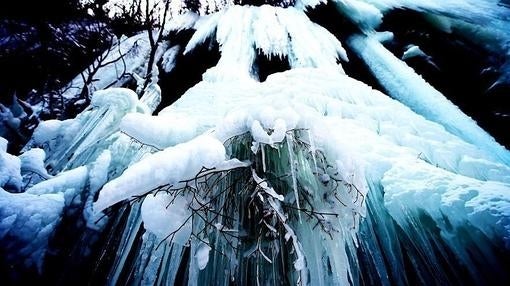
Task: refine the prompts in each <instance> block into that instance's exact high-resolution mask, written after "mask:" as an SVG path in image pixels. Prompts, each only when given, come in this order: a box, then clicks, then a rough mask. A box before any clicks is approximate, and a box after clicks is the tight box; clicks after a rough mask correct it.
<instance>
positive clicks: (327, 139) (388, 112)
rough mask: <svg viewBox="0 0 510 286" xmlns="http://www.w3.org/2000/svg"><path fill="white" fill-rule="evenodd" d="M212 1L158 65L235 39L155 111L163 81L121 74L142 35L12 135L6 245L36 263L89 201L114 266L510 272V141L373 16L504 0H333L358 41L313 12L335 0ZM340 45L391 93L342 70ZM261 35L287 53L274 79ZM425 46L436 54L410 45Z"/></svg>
mask: <svg viewBox="0 0 510 286" xmlns="http://www.w3.org/2000/svg"><path fill="white" fill-rule="evenodd" d="M201 2H204V5H202V7H203V9H205V10H206V11H207V12H211V13H210V14H208V15H203V14H206V13H205V12H204V11H201V12H202V13H201V14H202V15H201V16H199V15H198V14H193V13H187V14H184V16H182V18H175V19H174V22H170V23H167V24H168V25H167V29H168V31H170V30H173V31H177V30H179V29H193V30H194V32H193V35H192V36H191V38H190V39H189V41H188V42H186V43H172V39H170V40H169V42H168V43H165V44H162V45H160V46H159V52H160V53H159V54H160V56H158V57H159V58H160V59H161V68H162V70H163V71H165V72H167V73H171V72H172V71H173V70H174V68H175V66H176V65H177V64H178V58H179V57H181V56H183V55H189V54H192V53H193V52H194V50H195V49H197V48H199V47H200V46H202V45H204V43H206V42H207V41H206V40H211V41H214V42H216V43H217V44H218V46H219V51H220V53H221V57H220V59H219V61H218V63H217V64H216V65H215V66H213V67H211V68H210V69H208V70H207V71H206V72H205V73H204V74H203V77H202V80H201V81H200V82H198V83H197V84H196V85H194V86H193V87H191V88H189V89H188V90H187V91H186V92H185V93H184V94H182V96H180V98H179V99H178V100H177V101H176V102H174V103H173V104H171V105H169V106H166V107H164V108H163V109H162V110H161V111H160V112H158V113H157V114H156V115H155V114H153V113H154V111H155V110H156V109H157V107H158V105H159V104H160V102H161V96H162V95H161V93H162V92H161V90H160V88H159V86H158V84H157V82H156V80H154V81H152V82H150V84H149V85H148V86H147V88H146V89H144V94H141V95H138V94H137V93H136V92H135V91H132V90H129V89H127V88H122V87H120V86H122V85H123V83H124V82H123V81H124V79H123V77H120V78H119V74H118V73H119V72H121V73H125V72H126V71H131V72H133V73H134V74H136V75H137V76H138V77H140V75H142V74H143V72H139V71H138V72H137V71H136V70H137V69H138V70H140V69H142V70H145V69H144V68H143V67H144V65H145V64H146V63H145V61H146V59H147V54H148V49H149V47H148V44H147V42H146V41H147V39H146V36H145V35H144V34H139V35H135V36H133V37H131V38H128V39H122V40H121V41H120V42H119V43H118V45H117V46H116V49H118V51H119V53H126V59H125V62H124V63H123V65H124V67H122V70H121V71H119V68H120V66H119V63H112V64H111V65H107V66H105V67H102V68H101V69H99V70H97V71H95V75H94V77H97V78H98V81H94V83H93V86H91V87H90V88H91V89H94V90H97V91H95V92H94V93H93V95H92V98H91V100H90V106H89V107H88V108H87V109H85V110H84V111H83V112H81V113H80V114H79V115H78V116H77V117H76V118H74V119H69V120H64V121H58V120H49V121H45V122H42V123H41V124H40V125H39V126H38V128H37V129H36V130H35V132H34V135H33V137H32V139H31V140H30V142H29V143H28V144H27V146H26V147H25V149H24V153H23V154H22V155H20V156H19V157H16V156H14V155H10V154H8V153H7V152H6V150H7V148H6V144H7V143H6V141H5V140H4V139H3V138H0V147H1V148H0V170H1V173H0V241H1V242H2V250H1V251H2V252H0V253H4V252H7V253H9V255H10V256H8V257H7V259H9V260H12V261H14V262H15V263H18V264H19V265H22V264H24V265H26V266H30V265H37V267H38V268H39V269H42V267H43V265H44V257H45V254H46V252H47V251H48V250H51V246H50V243H49V241H51V239H52V238H53V237H54V235H55V233H56V232H57V229H58V228H59V227H63V226H62V225H63V224H61V221H63V220H64V221H65V220H69V219H70V218H73V217H76V215H75V214H76V213H79V214H80V215H79V216H78V217H79V219H77V220H78V221H81V224H77V226H74V227H75V228H73V229H79V230H80V231H82V232H83V233H84V235H83V236H80V243H81V244H80V245H81V246H82V247H84V248H86V249H89V248H90V249H92V248H93V247H94V245H93V242H92V241H88V240H87V238H88V237H89V236H93V235H92V234H91V233H94V234H97V233H100V234H101V233H102V234H103V236H102V238H103V239H104V241H102V243H101V245H100V246H95V247H98V248H99V249H100V250H99V251H98V252H99V253H100V254H99V255H97V261H96V262H95V266H94V267H95V269H101V270H103V271H104V270H105V269H106V270H105V272H106V274H105V277H104V280H102V282H106V283H108V284H117V283H124V284H144V285H146V284H147V285H153V284H158V285H163V284H164V285H172V284H174V283H181V284H186V283H187V284H188V285H227V284H232V283H234V284H239V285H247V284H250V285H251V284H257V285H258V284H264V285H265V284H274V283H277V282H278V283H280V282H279V281H281V284H282V285H287V284H300V285H364V284H382V285H406V284H413V283H417V284H426V285H428V284H441V285H445V284H456V283H457V282H459V281H460V282H472V283H475V284H484V283H487V281H508V280H509V277H508V273H506V269H505V268H504V263H505V261H508V258H506V257H505V255H507V254H508V253H509V252H510V153H509V152H508V151H507V150H506V149H505V148H504V147H502V146H501V145H499V144H498V143H497V142H496V141H495V140H494V139H493V138H492V137H491V136H490V135H488V134H487V133H486V132H485V131H484V130H482V129H481V128H480V127H478V125H477V124H476V122H475V121H473V120H472V119H471V118H469V117H468V116H467V115H465V114H464V113H463V112H462V111H461V110H460V109H458V108H457V107H456V106H455V105H454V104H453V103H451V102H450V101H448V100H447V99H446V98H445V97H444V96H443V95H442V94H441V93H440V92H439V91H437V90H436V89H434V87H432V86H431V85H430V84H428V83H427V82H426V81H425V80H424V79H423V78H421V77H420V76H419V75H418V74H416V73H415V72H414V70H413V69H411V68H410V67H408V66H407V65H406V64H405V63H404V62H403V61H402V60H401V59H400V58H399V57H400V56H401V55H393V54H392V53H391V52H390V51H389V50H388V49H386V48H385V47H384V45H383V44H381V42H384V41H389V42H391V39H392V34H391V33H390V32H384V31H382V33H381V31H380V32H377V33H376V31H375V29H377V27H378V25H380V24H381V21H382V20H383V15H384V13H386V12H387V11H388V10H390V9H394V8H407V9H413V10H417V11H420V12H423V13H428V14H430V15H432V16H434V17H444V18H445V19H448V21H447V22H443V23H446V24H450V25H451V26H452V27H453V26H456V25H457V26H459V25H461V24H460V23H461V22H462V21H466V17H465V16H464V14H463V13H467V12H472V14H473V15H474V16H473V17H479V18H476V19H495V20H494V22H491V25H496V24H497V23H501V22H502V21H503V22H504V20H505V19H507V18H504V17H506V16H505V15H507V14H504V13H502V12H500V11H499V10H497V9H496V7H497V6H496V5H497V1H398V0H335V1H333V3H334V7H336V9H337V10H338V11H339V15H343V17H347V18H350V19H351V21H352V22H353V23H354V24H355V25H356V26H357V27H359V29H358V30H356V34H354V35H352V36H351V37H349V38H348V40H347V42H346V43H341V42H340V40H338V39H337V38H336V37H335V36H334V35H333V34H332V33H330V32H329V31H328V30H326V29H325V28H323V27H321V26H320V25H318V24H316V23H313V22H312V21H311V20H310V19H309V18H308V16H307V14H306V13H305V10H313V9H314V7H316V6H317V5H319V4H320V3H322V1H308V0H306V1H297V2H296V5H295V7H288V8H282V7H273V6H269V5H263V6H260V7H256V6H239V5H233V4H232V3H226V4H225V3H224V1H221V3H222V4H220V2H219V1H201ZM227 2H228V1H227ZM179 3H181V2H180V1H172V7H174V8H175V7H177V8H179V9H180V8H182V7H183V6H182V5H180V4H179ZM456 5H458V7H460V8H459V9H457V8H454V7H457V6H456ZM220 6H221V7H222V8H223V6H226V7H225V8H223V9H218V10H219V11H217V12H214V13H212V12H213V11H216V7H220ZM211 7H212V8H211ZM177 8H175V9H177ZM480 8H485V9H484V10H480ZM505 9H506V8H505ZM505 11H506V12H507V13H508V11H507V10H505ZM434 19H436V21H438V20H437V19H438V18H434ZM437 23H438V22H436V24H437ZM476 23H479V22H478V21H477V20H473V21H472V22H471V23H469V25H475V24H476ZM446 24H445V25H446ZM505 25H508V24H507V23H506V24H505ZM470 27H471V26H470ZM443 28H444V26H443ZM466 29H467V28H466ZM464 31H465V30H464ZM451 32H452V33H453V31H451ZM461 33H463V32H462V31H461ZM498 41H499V42H498ZM502 41H504V39H503V38H497V39H494V41H493V42H491V45H492V47H495V46H497V45H499V46H498V47H499V48H500V49H503V46H504V45H501V43H502ZM342 44H344V45H346V46H348V47H349V48H350V49H351V50H352V52H353V53H355V55H356V56H357V57H359V58H360V59H362V60H363V61H364V62H365V63H366V65H367V66H368V69H369V70H370V71H371V72H372V73H373V74H374V76H375V78H376V79H377V80H378V82H379V84H380V85H381V86H382V87H383V88H384V89H385V91H386V93H387V94H388V95H389V96H388V95H386V94H384V93H383V92H381V91H378V90H375V89H373V88H372V87H370V86H369V85H367V84H365V83H363V82H361V81H358V80H356V79H354V78H352V77H351V76H350V75H349V74H348V73H347V74H346V72H345V71H344V69H343V68H342V66H341V64H340V60H343V61H345V62H346V61H347V59H348V58H347V56H348V55H347V51H346V50H345V49H344V48H343V46H342ZM114 51H115V50H114ZM257 52H259V54H261V55H262V56H265V57H267V58H271V57H276V58H279V59H285V60H287V61H288V64H289V70H286V71H283V72H278V73H274V74H271V75H269V76H268V77H267V79H266V80H265V81H263V82H260V78H259V74H258V73H257V70H256V67H255V66H254V65H255V62H256V57H257ZM112 56H113V54H112ZM349 56H350V55H349ZM411 56H426V55H422V53H420V50H419V48H418V47H416V46H412V47H410V48H409V49H408V50H407V52H406V54H404V57H411ZM108 57H109V56H107V58H108ZM137 76H134V77H135V78H136V77H137ZM155 78H156V77H153V79H155ZM138 79H139V78H138ZM138 83H139V84H140V82H138ZM70 85H71V86H75V85H76V86H80V85H81V86H83V81H82V82H80V77H77V78H76V79H75V80H73V82H72V83H71V84H70ZM114 86H115V87H114ZM137 90H138V91H140V89H137ZM71 92H72V91H69V94H68V95H69V96H72V95H71ZM74 93H75V94H76V91H74ZM163 93H164V92H163ZM139 97H140V98H139ZM25 206H27V207H25ZM79 225H85V229H86V230H83V228H80V226H79ZM87 253H88V254H87V255H91V254H90V253H89V252H87ZM87 255H82V256H79V257H76V259H84V260H85V259H86V257H87ZM498 279H500V280H498ZM505 279H506V280H505Z"/></svg>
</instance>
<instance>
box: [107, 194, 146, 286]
mask: <svg viewBox="0 0 510 286" xmlns="http://www.w3.org/2000/svg"><path fill="white" fill-rule="evenodd" d="M131 208H132V210H131V212H130V214H129V216H128V220H127V222H126V227H125V229H124V232H123V233H122V235H121V241H120V243H119V248H118V250H117V257H116V259H115V262H114V264H113V266H112V268H111V271H110V273H109V275H108V281H109V283H110V282H111V283H112V285H114V284H117V280H118V279H119V277H120V274H121V273H122V271H123V270H124V263H125V262H126V259H127V258H128V255H129V253H130V252H131V249H132V247H133V243H134V241H135V239H136V236H137V234H138V231H139V229H140V227H141V226H142V218H141V217H140V212H139V209H140V203H134V204H133V205H132V206H131ZM114 235H117V234H114Z"/></svg>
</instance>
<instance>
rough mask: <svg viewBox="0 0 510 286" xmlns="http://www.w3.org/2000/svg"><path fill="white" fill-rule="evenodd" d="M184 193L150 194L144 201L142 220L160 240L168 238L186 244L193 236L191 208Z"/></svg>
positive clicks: (146, 227)
mask: <svg viewBox="0 0 510 286" xmlns="http://www.w3.org/2000/svg"><path fill="white" fill-rule="evenodd" d="M188 204H189V203H188V201H187V199H186V198H185V197H184V196H182V195H176V196H172V195H168V194H165V193H158V194H156V195H149V196H147V197H146V198H145V200H144V201H143V203H142V212H141V213H142V220H143V224H144V227H145V229H147V230H148V231H150V232H152V233H154V234H155V235H156V236H157V237H158V239H159V240H164V239H168V240H170V241H171V242H173V243H176V244H179V245H186V244H187V242H188V240H189V238H190V236H191V222H192V221H191V210H190V209H189V208H188Z"/></svg>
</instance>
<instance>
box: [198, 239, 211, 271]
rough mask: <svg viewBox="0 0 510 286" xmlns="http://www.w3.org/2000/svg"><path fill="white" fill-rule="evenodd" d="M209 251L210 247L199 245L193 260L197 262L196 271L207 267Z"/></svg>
mask: <svg viewBox="0 0 510 286" xmlns="http://www.w3.org/2000/svg"><path fill="white" fill-rule="evenodd" d="M210 251H211V247H210V246H209V245H208V244H206V243H202V244H200V246H199V248H198V249H197V252H196V253H195V259H196V260H197V265H198V269H200V270H203V269H205V267H206V266H207V263H208V262H209V252H210Z"/></svg>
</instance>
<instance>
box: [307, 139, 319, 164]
mask: <svg viewBox="0 0 510 286" xmlns="http://www.w3.org/2000/svg"><path fill="white" fill-rule="evenodd" d="M307 133H308V141H309V142H310V152H311V153H312V160H313V166H314V170H315V174H319V170H318V169H317V156H316V155H315V151H316V149H315V140H313V136H312V131H310V129H308V130H307Z"/></svg>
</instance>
